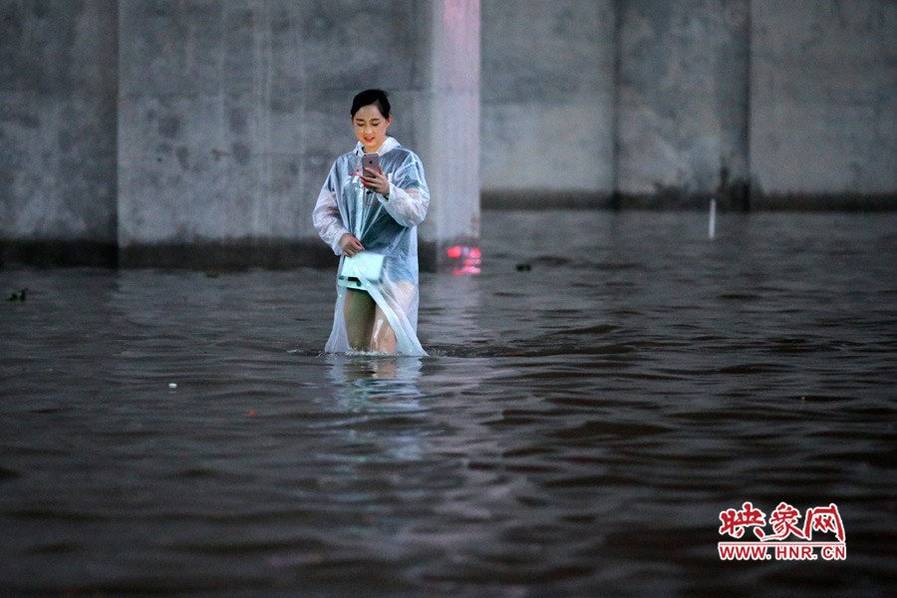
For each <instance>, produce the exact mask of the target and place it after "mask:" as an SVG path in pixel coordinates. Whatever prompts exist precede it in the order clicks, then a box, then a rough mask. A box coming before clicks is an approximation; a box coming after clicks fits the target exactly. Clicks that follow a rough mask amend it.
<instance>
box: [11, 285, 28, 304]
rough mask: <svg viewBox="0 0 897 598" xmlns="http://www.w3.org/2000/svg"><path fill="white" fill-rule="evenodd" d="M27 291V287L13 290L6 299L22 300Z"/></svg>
mask: <svg viewBox="0 0 897 598" xmlns="http://www.w3.org/2000/svg"><path fill="white" fill-rule="evenodd" d="M27 291H28V287H25V288H24V289H19V290H18V291H13V293H12V294H11V295H10V296H9V297H7V298H6V300H7V301H24V300H25V293H26V292H27Z"/></svg>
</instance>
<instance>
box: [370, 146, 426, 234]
mask: <svg viewBox="0 0 897 598" xmlns="http://www.w3.org/2000/svg"><path fill="white" fill-rule="evenodd" d="M387 177H388V178H389V193H388V194H387V195H380V197H381V198H382V199H381V203H382V204H383V207H384V208H386V211H387V212H388V213H389V215H390V216H392V217H393V218H394V219H395V221H396V222H398V223H399V224H401V225H402V226H407V227H412V226H417V225H418V224H420V223H421V222H423V221H424V218H425V217H426V216H427V209H428V208H429V206H430V189H429V187H427V180H426V178H425V177H424V167H423V164H421V162H420V160H419V159H418V158H416V157H414V156H410V157H409V160H408V161H406V162H405V164H403V165H402V166H401V167H400V168H399V169H398V170H397V171H396V172H395V173H391V174H388V175H387Z"/></svg>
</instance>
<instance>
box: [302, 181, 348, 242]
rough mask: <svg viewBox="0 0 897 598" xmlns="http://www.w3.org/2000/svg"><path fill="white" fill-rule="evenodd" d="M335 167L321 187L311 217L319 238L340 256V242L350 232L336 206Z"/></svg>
mask: <svg viewBox="0 0 897 598" xmlns="http://www.w3.org/2000/svg"><path fill="white" fill-rule="evenodd" d="M335 166H336V165H335V164H334V167H333V168H331V169H330V174H329V175H328V177H327V180H326V181H325V182H324V186H323V187H321V192H320V193H319V194H318V200H317V201H316V202H315V209H314V210H313V211H312V216H311V217H312V222H313V223H314V225H315V229H316V230H317V231H318V236H319V237H321V239H322V240H323V241H324V242H325V243H327V244H328V245H330V248H331V249H332V250H333V253H335V254H336V255H340V254H341V253H342V249H340V244H339V240H340V238H341V237H342V236H343V235H344V234H346V233H348V232H349V231H348V230H347V229H346V227H345V226H344V225H343V219H342V216H340V213H339V208H338V207H337V205H336V189H335V186H336V185H335V178H334V174H335Z"/></svg>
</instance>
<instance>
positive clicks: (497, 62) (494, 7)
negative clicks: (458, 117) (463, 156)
mask: <svg viewBox="0 0 897 598" xmlns="http://www.w3.org/2000/svg"><path fill="white" fill-rule="evenodd" d="M614 14H615V13H614V2H613V1H612V0H596V1H587V2H584V1H582V0H560V1H553V2H546V1H544V0H521V1H516V2H504V1H502V0H484V1H483V3H482V15H483V19H482V90H481V97H482V140H481V143H482V151H481V155H482V160H481V162H482V166H481V168H482V186H483V189H482V193H483V205H484V206H496V205H512V206H513V205H527V206H532V207H535V206H537V205H538V203H540V202H544V203H549V204H550V205H551V207H556V206H558V205H559V204H560V205H577V204H581V203H589V202H591V203H602V202H603V203H606V202H607V201H608V199H609V197H610V195H611V193H612V192H613V189H614V128H613V127H614V94H615V90H614V80H615V78H614V52H615V49H614V28H615V16H614Z"/></svg>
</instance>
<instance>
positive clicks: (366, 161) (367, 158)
mask: <svg viewBox="0 0 897 598" xmlns="http://www.w3.org/2000/svg"><path fill="white" fill-rule="evenodd" d="M365 168H370V169H371V170H379V171H380V172H383V169H382V168H380V156H379V154H365V155H364V158H362V160H361V174H363V175H365V176H367V173H366V172H365V171H364V169H365Z"/></svg>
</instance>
